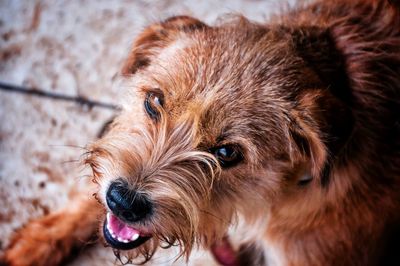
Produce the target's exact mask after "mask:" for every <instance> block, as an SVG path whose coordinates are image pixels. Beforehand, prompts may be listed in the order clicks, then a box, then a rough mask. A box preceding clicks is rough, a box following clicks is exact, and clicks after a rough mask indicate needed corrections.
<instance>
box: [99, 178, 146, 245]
mask: <svg viewBox="0 0 400 266" xmlns="http://www.w3.org/2000/svg"><path fill="white" fill-rule="evenodd" d="M106 201H107V205H108V207H109V209H110V212H108V213H107V217H106V220H105V221H104V225H103V233H104V238H105V240H106V241H107V242H108V243H109V244H110V245H111V246H112V247H113V248H116V249H122V250H128V249H133V248H136V247H138V246H140V245H141V244H143V243H144V242H146V241H147V240H148V239H149V238H151V234H149V233H148V232H141V231H140V230H138V229H136V228H135V227H134V225H132V224H134V223H137V222H141V221H144V220H145V219H147V218H148V217H150V216H151V215H152V212H153V205H152V203H151V202H150V200H149V199H148V198H147V197H146V196H144V195H141V194H140V193H137V192H136V191H134V190H132V189H130V188H129V187H128V185H127V184H126V183H124V182H120V181H117V182H113V183H112V184H111V185H110V187H109V188H108V191H107V195H106Z"/></svg>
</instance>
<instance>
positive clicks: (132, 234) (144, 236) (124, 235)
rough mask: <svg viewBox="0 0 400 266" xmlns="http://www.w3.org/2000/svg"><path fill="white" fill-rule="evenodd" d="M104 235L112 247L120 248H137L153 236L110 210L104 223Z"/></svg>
mask: <svg viewBox="0 0 400 266" xmlns="http://www.w3.org/2000/svg"><path fill="white" fill-rule="evenodd" d="M103 235H104V239H105V240H106V242H107V243H108V244H109V245H110V246H111V247H112V248H115V249H120V250H130V249H134V248H137V247H139V246H140V245H142V244H143V243H145V242H146V241H147V240H149V239H150V238H151V235H149V234H148V233H144V232H141V231H139V230H138V229H135V228H134V227H132V226H130V225H128V224H126V223H124V222H123V221H121V220H120V219H118V218H117V217H116V216H115V215H113V214H112V213H110V212H109V213H107V216H106V219H105V221H104V224H103Z"/></svg>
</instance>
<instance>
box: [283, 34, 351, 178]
mask: <svg viewBox="0 0 400 266" xmlns="http://www.w3.org/2000/svg"><path fill="white" fill-rule="evenodd" d="M288 31H289V33H290V36H291V39H292V43H293V47H294V51H295V53H297V55H298V56H299V57H300V58H302V59H303V61H304V63H305V64H306V66H307V67H308V68H309V69H311V70H312V71H313V72H314V73H315V74H316V75H317V76H318V78H319V82H318V83H317V84H316V83H315V82H314V83H313V84H312V85H311V86H310V87H311V88H304V89H303V90H302V91H300V92H298V94H297V96H296V97H295V99H294V100H295V104H296V107H295V108H294V111H293V112H292V118H293V119H294V121H293V122H294V123H293V125H292V128H291V130H290V131H291V135H292V138H293V140H294V142H295V143H296V145H297V146H298V147H299V149H300V150H301V151H302V154H303V155H305V156H307V157H309V158H310V162H311V171H312V175H313V177H319V178H320V180H321V183H322V184H323V185H326V184H327V183H328V181H329V172H330V168H331V165H332V163H333V162H334V160H336V158H338V157H339V156H340V155H341V153H342V151H343V148H344V147H345V145H346V143H347V140H348V139H349V137H350V136H351V133H352V130H353V124H354V120H353V115H352V112H351V102H352V95H351V89H350V85H349V82H348V77H347V73H346V66H345V59H344V58H343V55H342V54H341V53H340V51H339V50H338V49H337V48H336V46H335V42H334V40H333V38H332V37H331V34H330V32H329V29H323V28H318V27H297V28H289V29H288Z"/></svg>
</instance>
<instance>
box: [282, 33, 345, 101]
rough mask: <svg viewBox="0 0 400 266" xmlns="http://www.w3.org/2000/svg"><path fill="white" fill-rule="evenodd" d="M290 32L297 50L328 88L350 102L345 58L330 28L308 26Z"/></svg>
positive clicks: (335, 94) (341, 98)
mask: <svg viewBox="0 0 400 266" xmlns="http://www.w3.org/2000/svg"><path fill="white" fill-rule="evenodd" d="M289 32H290V34H291V38H292V42H293V46H294V50H295V52H296V53H297V55H298V56H299V57H301V58H302V59H303V60H304V62H305V63H306V65H307V66H308V67H309V68H310V69H312V70H313V71H314V72H315V73H316V74H317V76H318V77H319V79H320V80H321V82H322V83H323V84H324V85H325V86H326V88H328V89H329V90H330V92H331V93H332V94H333V95H334V96H336V97H337V98H339V99H340V100H341V101H343V102H345V103H349V102H351V98H352V96H351V90H350V89H349V80H348V76H347V71H346V64H345V58H344V56H343V55H342V54H341V53H340V51H339V50H338V49H337V47H336V44H335V40H334V39H333V37H332V34H331V32H330V29H329V28H319V27H314V26H308V27H297V28H293V29H289Z"/></svg>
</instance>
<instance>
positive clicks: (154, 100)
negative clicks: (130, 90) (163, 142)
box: [144, 92, 164, 120]
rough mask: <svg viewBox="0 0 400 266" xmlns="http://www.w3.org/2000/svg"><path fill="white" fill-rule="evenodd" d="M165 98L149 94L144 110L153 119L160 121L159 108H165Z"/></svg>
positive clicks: (156, 94) (152, 93)
mask: <svg viewBox="0 0 400 266" xmlns="http://www.w3.org/2000/svg"><path fill="white" fill-rule="evenodd" d="M163 104H164V102H163V97H162V95H161V94H158V93H154V92H148V93H147V94H146V99H145V100H144V109H145V110H146V112H147V114H148V115H149V116H150V117H151V119H154V120H158V119H159V118H160V112H159V111H158V109H159V108H161V107H162V106H163Z"/></svg>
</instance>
